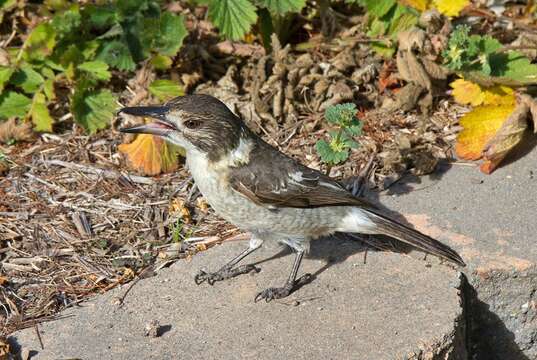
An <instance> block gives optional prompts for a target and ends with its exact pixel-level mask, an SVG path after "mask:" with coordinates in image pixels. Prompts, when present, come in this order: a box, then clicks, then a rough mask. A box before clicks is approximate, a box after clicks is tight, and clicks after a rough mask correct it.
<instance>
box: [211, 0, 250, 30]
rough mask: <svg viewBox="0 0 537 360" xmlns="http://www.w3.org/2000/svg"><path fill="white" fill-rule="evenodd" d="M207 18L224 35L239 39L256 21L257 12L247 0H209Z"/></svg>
mask: <svg viewBox="0 0 537 360" xmlns="http://www.w3.org/2000/svg"><path fill="white" fill-rule="evenodd" d="M209 18H210V19H211V21H212V22H213V23H214V24H215V25H216V27H217V28H218V29H220V31H221V33H222V34H223V35H224V36H225V37H227V38H228V39H231V40H239V39H242V38H243V37H244V35H245V34H246V33H247V32H248V31H250V28H251V26H252V24H254V23H255V22H256V21H257V14H256V8H255V6H254V5H253V4H252V3H251V2H250V1H248V0H211V2H210V4H209Z"/></svg>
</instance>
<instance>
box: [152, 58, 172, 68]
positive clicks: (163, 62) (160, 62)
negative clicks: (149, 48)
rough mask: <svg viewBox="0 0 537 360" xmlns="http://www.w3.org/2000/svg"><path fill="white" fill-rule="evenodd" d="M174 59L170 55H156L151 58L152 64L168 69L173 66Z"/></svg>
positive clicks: (155, 66)
mask: <svg viewBox="0 0 537 360" xmlns="http://www.w3.org/2000/svg"><path fill="white" fill-rule="evenodd" d="M172 63H173V61H172V59H171V58H170V57H169V56H164V55H155V56H153V57H152V58H151V64H152V65H153V67H154V68H155V69H157V70H166V69H169V68H170V67H171V66H172Z"/></svg>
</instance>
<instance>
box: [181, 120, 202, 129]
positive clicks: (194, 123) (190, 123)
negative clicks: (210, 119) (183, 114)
mask: <svg viewBox="0 0 537 360" xmlns="http://www.w3.org/2000/svg"><path fill="white" fill-rule="evenodd" d="M183 124H184V125H185V126H186V127H187V128H189V129H195V128H197V127H199V126H200V122H199V121H196V120H187V121H185V122H184V123H183Z"/></svg>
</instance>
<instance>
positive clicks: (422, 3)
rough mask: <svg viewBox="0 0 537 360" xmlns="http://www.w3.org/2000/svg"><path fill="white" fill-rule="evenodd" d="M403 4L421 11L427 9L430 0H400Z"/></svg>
mask: <svg viewBox="0 0 537 360" xmlns="http://www.w3.org/2000/svg"><path fill="white" fill-rule="evenodd" d="M398 2H399V3H400V4H401V5H405V6H410V7H413V8H414V9H417V10H419V11H425V10H427V7H429V5H430V4H429V0H398Z"/></svg>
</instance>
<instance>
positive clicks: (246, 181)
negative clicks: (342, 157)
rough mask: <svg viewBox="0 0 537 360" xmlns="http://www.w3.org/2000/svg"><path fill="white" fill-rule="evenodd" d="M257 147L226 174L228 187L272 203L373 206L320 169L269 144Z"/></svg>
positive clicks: (259, 202)
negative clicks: (305, 164)
mask: <svg viewBox="0 0 537 360" xmlns="http://www.w3.org/2000/svg"><path fill="white" fill-rule="evenodd" d="M260 147H261V149H259V148H256V149H254V150H253V151H252V153H251V154H250V161H249V163H248V164H246V165H243V166H240V167H236V168H233V169H232V170H231V173H230V176H229V180H230V184H231V187H232V188H233V189H234V190H235V191H237V192H239V193H241V194H242V195H244V196H246V197H247V198H249V199H250V200H252V201H253V202H255V203H257V204H259V205H266V206H271V207H294V208H309V207H319V206H346V205H347V206H348V205H351V206H361V207H363V208H366V209H375V208H376V207H375V206H374V205H373V204H371V203H369V202H367V201H366V200H364V199H360V198H357V197H355V196H353V195H352V194H351V193H350V192H349V191H347V189H345V188H344V187H343V186H342V185H341V184H339V183H338V182H336V181H334V180H333V179H331V178H329V177H328V176H326V175H324V174H322V173H320V172H319V171H317V170H313V169H310V168H308V167H306V166H304V165H301V164H300V163H298V162H296V161H295V160H293V159H291V158H289V157H287V156H285V155H284V154H282V153H280V152H278V151H276V150H274V149H273V148H271V147H270V146H269V145H265V144H261V145H260Z"/></svg>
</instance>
